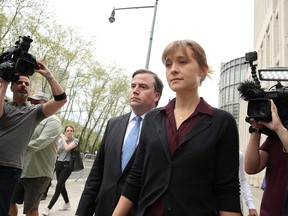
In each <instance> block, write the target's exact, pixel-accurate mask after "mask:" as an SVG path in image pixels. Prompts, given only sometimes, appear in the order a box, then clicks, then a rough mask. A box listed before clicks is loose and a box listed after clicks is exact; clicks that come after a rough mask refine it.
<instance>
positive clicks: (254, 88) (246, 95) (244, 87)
mask: <svg viewBox="0 0 288 216" xmlns="http://www.w3.org/2000/svg"><path fill="white" fill-rule="evenodd" d="M237 89H238V91H239V93H240V97H241V98H243V99H244V100H251V99H255V98H264V89H263V88H259V85H258V84H257V83H255V82H254V81H250V80H245V81H243V82H241V83H240V84H239V86H238V88H237Z"/></svg>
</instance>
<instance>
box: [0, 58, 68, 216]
mask: <svg viewBox="0 0 288 216" xmlns="http://www.w3.org/2000/svg"><path fill="white" fill-rule="evenodd" d="M38 65H39V69H35V71H36V72H38V73H39V74H41V75H42V76H44V77H45V78H46V79H47V81H48V83H49V84H50V86H51V91H52V93H53V95H54V98H53V99H51V100H50V101H48V102H47V103H45V104H43V105H42V104H39V105H31V104H30V103H28V102H27V98H28V95H29V93H30V90H31V86H30V79H29V77H28V76H23V75H20V76H19V80H18V81H12V82H11V91H12V92H13V101H12V102H5V101H4V99H5V94H6V91H7V88H8V85H9V81H7V80H5V79H4V78H3V77H2V78H1V81H0V215H1V216H7V215H8V212H9V205H10V199H11V195H12V192H13V190H14V187H15V185H16V183H17V182H18V180H19V178H20V175H21V172H22V168H23V156H24V153H25V150H26V148H27V145H28V143H29V141H30V138H31V136H32V134H33V131H34V129H35V127H36V126H37V125H38V123H39V122H40V121H42V120H43V119H44V118H46V117H49V116H51V115H53V114H54V113H56V112H57V111H58V110H59V109H60V108H61V107H62V106H63V105H64V104H65V103H66V101H67V99H66V94H65V92H64V90H63V89H62V87H61V86H60V84H59V83H58V81H57V80H56V79H55V78H54V77H53V74H52V73H51V71H50V70H49V68H48V67H47V66H46V65H44V64H43V63H41V62H38ZM2 69H3V67H2ZM6 69H7V70H11V68H6Z"/></svg>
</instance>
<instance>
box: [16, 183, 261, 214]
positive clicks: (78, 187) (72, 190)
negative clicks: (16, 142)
mask: <svg viewBox="0 0 288 216" xmlns="http://www.w3.org/2000/svg"><path fill="white" fill-rule="evenodd" d="M55 185H56V180H53V181H52V186H51V187H50V189H49V192H48V196H47V198H46V200H43V201H41V203H40V206H39V215H41V216H42V211H43V210H44V209H45V208H46V207H47V206H48V203H49V202H50V200H51V197H52V195H53V194H54V190H55ZM84 185H85V180H84V179H83V178H79V179H78V180H77V181H75V179H68V180H67V182H66V188H67V191H68V195H69V199H70V203H71V208H70V209H69V210H66V211H60V210H59V209H60V208H61V207H62V205H63V204H64V201H63V198H62V196H61V195H60V197H59V199H58V200H57V202H56V203H55V205H54V206H53V208H52V209H51V211H50V215H51V216H73V215H75V212H76V208H77V206H78V202H79V199H80V196H81V194H82V191H83V189H84ZM251 191H252V193H253V196H254V201H255V205H256V208H257V211H258V214H259V209H260V203H261V199H262V194H263V191H262V190H261V189H259V188H256V187H254V186H251ZM18 212H19V214H18V215H23V214H22V212H23V208H22V205H19V210H18ZM244 215H248V213H247V207H246V206H244Z"/></svg>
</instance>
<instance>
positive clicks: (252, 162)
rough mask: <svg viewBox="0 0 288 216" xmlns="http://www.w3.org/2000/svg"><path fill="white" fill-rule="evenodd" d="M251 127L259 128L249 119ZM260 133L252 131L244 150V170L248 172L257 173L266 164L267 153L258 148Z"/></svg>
mask: <svg viewBox="0 0 288 216" xmlns="http://www.w3.org/2000/svg"><path fill="white" fill-rule="evenodd" d="M251 126H252V128H260V127H261V125H259V124H258V123H257V122H256V121H255V120H253V119H252V120H251ZM260 138H261V133H257V132H252V133H251V135H250V137H249V141H248V144H247V148H246V151H245V157H244V158H245V160H244V162H245V171H246V172H247V173H248V174H256V173H259V172H260V171H261V170H262V169H264V167H265V166H266V163H267V160H268V153H267V152H265V151H261V150H260V149H259V145H260Z"/></svg>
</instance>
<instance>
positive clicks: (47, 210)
mask: <svg viewBox="0 0 288 216" xmlns="http://www.w3.org/2000/svg"><path fill="white" fill-rule="evenodd" d="M49 211H50V209H49V208H45V210H44V211H43V212H42V215H44V216H48V215H49Z"/></svg>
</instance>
